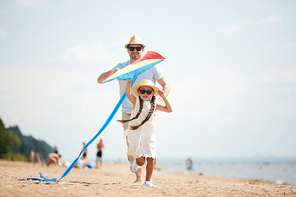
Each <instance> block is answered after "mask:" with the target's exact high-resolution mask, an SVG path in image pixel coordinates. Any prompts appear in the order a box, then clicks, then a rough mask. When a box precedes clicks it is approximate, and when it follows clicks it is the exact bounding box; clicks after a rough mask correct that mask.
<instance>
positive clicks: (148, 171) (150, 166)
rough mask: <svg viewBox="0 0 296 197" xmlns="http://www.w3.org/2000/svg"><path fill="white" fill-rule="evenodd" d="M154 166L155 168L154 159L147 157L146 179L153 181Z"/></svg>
mask: <svg viewBox="0 0 296 197" xmlns="http://www.w3.org/2000/svg"><path fill="white" fill-rule="evenodd" d="M153 168H154V159H153V158H150V157H149V158H147V166H146V181H151V178H152V173H153Z"/></svg>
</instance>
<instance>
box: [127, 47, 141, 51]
mask: <svg viewBox="0 0 296 197" xmlns="http://www.w3.org/2000/svg"><path fill="white" fill-rule="evenodd" d="M142 48H143V47H128V49H129V50H130V51H134V50H135V49H136V50H137V51H141V50H142Z"/></svg>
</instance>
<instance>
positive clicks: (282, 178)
mask: <svg viewBox="0 0 296 197" xmlns="http://www.w3.org/2000/svg"><path fill="white" fill-rule="evenodd" d="M194 168H195V169H194V170H193V171H191V173H192V174H202V175H204V176H212V177H225V178H238V179H245V180H263V181H270V182H275V183H278V184H281V183H286V184H289V185H296V162H220V163H219V162H202V163H194ZM162 170H164V171H175V172H184V173H189V172H188V171H187V170H186V166H185V163H184V164H183V163H182V164H181V163H175V164H172V165H170V167H168V168H164V169H162Z"/></svg>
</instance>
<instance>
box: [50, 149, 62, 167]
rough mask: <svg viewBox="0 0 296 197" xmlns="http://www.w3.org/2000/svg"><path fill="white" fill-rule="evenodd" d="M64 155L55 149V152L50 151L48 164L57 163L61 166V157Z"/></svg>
mask: <svg viewBox="0 0 296 197" xmlns="http://www.w3.org/2000/svg"><path fill="white" fill-rule="evenodd" d="M61 157H62V155H60V154H59V153H58V151H55V152H54V153H49V154H48V157H47V161H48V163H47V166H50V165H56V166H59V159H60V158H61Z"/></svg>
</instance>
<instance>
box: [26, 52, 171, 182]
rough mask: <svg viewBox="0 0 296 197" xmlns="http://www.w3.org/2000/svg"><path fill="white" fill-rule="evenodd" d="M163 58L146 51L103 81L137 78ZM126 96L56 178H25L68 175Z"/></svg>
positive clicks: (56, 180)
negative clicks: (139, 57)
mask: <svg viewBox="0 0 296 197" xmlns="http://www.w3.org/2000/svg"><path fill="white" fill-rule="evenodd" d="M164 59H165V58H164V57H162V56H161V55H160V54H158V53H156V52H153V51H148V52H147V53H146V55H145V56H144V57H143V58H141V59H140V60H137V61H135V62H134V63H132V64H130V65H128V66H126V67H125V68H123V69H121V70H119V71H117V72H115V73H114V74H113V75H111V76H110V77H109V78H108V79H106V80H105V81H104V82H109V81H112V80H114V79H117V80H126V81H127V80H131V79H135V78H137V77H138V76H139V75H140V74H142V73H143V72H145V71H146V70H148V69H149V68H151V67H153V66H154V65H156V64H158V63H159V62H161V61H163V60H164ZM135 81H136V80H134V81H132V84H131V87H132V86H133V84H134V82H135ZM125 98H126V94H125V93H124V94H123V95H122V97H121V98H120V100H119V101H118V103H117V104H116V106H115V108H114V109H113V111H112V112H111V114H110V115H109V117H108V119H107V120H106V122H105V123H104V125H103V126H102V128H101V129H100V130H99V131H98V133H97V134H96V135H95V136H94V137H93V138H92V139H91V140H90V141H89V142H88V143H87V144H86V145H85V146H84V147H83V148H82V150H81V151H80V153H79V155H78V157H77V158H76V159H75V160H74V161H73V162H72V164H71V165H70V166H69V167H68V168H67V169H66V171H65V172H64V173H63V174H62V175H61V176H60V177H57V178H53V179H47V178H45V177H44V176H43V175H42V173H41V172H39V174H40V179H38V178H27V180H33V181H46V182H58V181H60V180H61V179H62V178H64V177H65V176H67V175H68V173H69V172H70V171H71V170H72V168H73V167H74V166H75V164H76V163H77V161H78V160H79V158H80V156H81V154H82V153H83V151H84V150H85V149H86V148H87V147H88V146H89V145H90V144H91V143H93V142H94V140H95V139H96V138H97V137H98V136H99V135H100V134H101V133H102V132H103V131H104V130H105V128H106V127H107V126H108V125H109V123H110V122H111V120H112V119H113V117H114V116H115V114H116V112H117V111H118V109H119V107H120V106H121V104H122V102H123V101H124V99H125Z"/></svg>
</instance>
